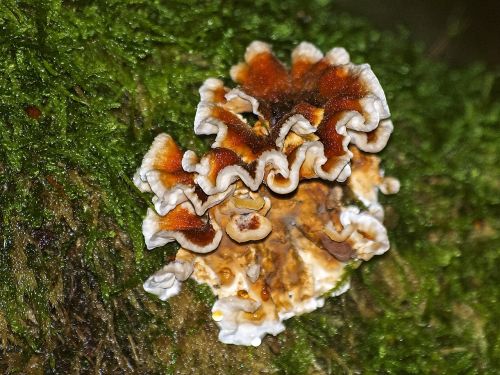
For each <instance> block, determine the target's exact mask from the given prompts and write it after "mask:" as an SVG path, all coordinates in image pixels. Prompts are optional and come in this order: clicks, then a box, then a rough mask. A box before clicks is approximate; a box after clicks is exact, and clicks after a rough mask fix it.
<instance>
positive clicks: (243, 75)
mask: <svg viewBox="0 0 500 375" xmlns="http://www.w3.org/2000/svg"><path fill="white" fill-rule="evenodd" d="M230 75H231V78H232V79H233V80H234V81H235V82H236V83H237V87H234V88H228V87H225V86H224V83H223V82H222V81H221V80H219V79H214V78H209V79H207V80H206V81H205V82H204V83H203V85H202V86H201V88H200V90H199V92H200V99H201V100H200V102H199V104H198V107H197V110H196V116H195V120H194V133H195V134H198V135H212V136H214V141H213V144H212V148H211V149H210V151H208V152H207V153H206V154H204V155H201V156H198V155H196V153H194V152H193V151H190V150H187V151H184V150H182V149H181V148H180V147H179V146H178V145H177V144H176V143H175V141H174V140H173V139H172V137H170V136H169V135H167V134H160V135H158V136H157V137H156V139H155V140H154V142H153V144H152V146H151V148H150V150H149V151H148V152H147V154H146V155H145V157H144V160H143V162H142V165H141V166H140V168H139V169H138V170H137V173H136V174H135V176H134V183H135V184H136V185H137V187H138V188H139V189H140V190H141V191H144V192H150V193H152V194H153V204H154V207H155V209H154V210H153V209H149V210H148V214H147V217H146V219H145V220H144V223H143V233H144V237H145V241H146V245H147V247H148V248H149V249H153V248H155V247H158V246H163V245H164V244H166V243H168V242H172V241H177V242H178V243H179V244H180V245H181V249H179V251H178V252H177V255H176V260H175V261H174V262H172V263H170V264H168V265H167V266H165V267H164V268H162V269H161V270H160V271H158V272H157V273H155V274H154V275H153V276H151V277H150V278H149V279H148V280H147V281H146V282H145V283H144V288H145V290H146V291H148V292H150V293H153V294H157V295H158V296H159V297H160V298H161V299H167V298H169V297H171V296H173V295H176V294H178V293H179V290H180V287H181V284H182V281H184V280H186V279H187V278H188V277H191V278H193V279H194V280H196V281H197V282H199V283H204V284H207V285H208V286H210V287H211V289H212V291H213V293H214V294H215V295H216V297H217V300H216V302H215V304H214V306H213V309H212V319H213V320H214V321H215V323H216V324H217V326H218V327H219V329H220V332H219V340H220V341H221V342H223V343H227V344H235V345H253V346H258V345H260V344H261V342H262V339H263V338H264V337H265V335H267V334H270V335H277V334H279V333H280V332H282V331H283V330H284V329H285V326H284V324H283V321H284V320H286V319H289V318H291V317H293V316H295V315H300V314H304V313H308V312H310V311H313V310H315V309H317V308H321V307H322V306H323V305H324V303H325V297H327V296H337V295H339V294H341V293H344V292H345V291H347V289H348V288H349V280H348V275H346V272H348V271H347V270H348V269H352V268H353V267H348V266H349V265H351V264H353V263H354V262H355V263H358V262H360V261H363V260H365V261H366V260H369V259H371V258H372V257H373V256H374V255H380V254H382V253H384V252H385V251H387V250H388V249H389V240H388V237H387V231H386V229H385V227H384V225H383V222H382V220H383V212H384V211H383V207H382V206H381V204H380V203H379V202H378V192H379V191H380V192H382V193H384V194H392V193H396V192H397V191H398V190H399V181H398V180H396V179H395V178H392V177H384V173H383V171H382V170H380V168H379V164H380V160H379V159H378V158H377V157H376V156H374V155H370V153H375V152H378V151H380V150H381V149H383V148H384V147H385V145H386V143H387V141H388V139H389V136H390V134H391V132H392V130H393V125H392V122H391V120H390V112H389V107H388V105H387V101H386V98H385V94H384V91H383V90H382V87H381V86H380V83H379V81H378V79H377V78H376V76H375V74H374V73H373V71H372V69H371V68H370V66H369V65H368V64H362V65H356V64H353V63H351V61H350V56H349V54H348V53H347V51H346V50H345V49H344V48H341V47H336V48H333V49H332V50H330V51H329V52H327V53H326V54H325V55H323V53H322V52H321V51H320V50H319V49H318V48H316V47H315V46H314V45H312V44H311V43H307V42H302V43H300V44H299V45H298V46H297V47H296V48H295V49H294V50H293V52H292V64H291V67H289V68H288V67H287V66H285V65H284V64H283V63H282V62H281V61H279V60H278V59H277V58H276V56H275V55H274V54H273V52H272V49H271V46H270V45H269V44H266V43H263V42H259V41H255V42H252V43H251V44H250V45H249V46H248V48H247V51H246V53H245V61H244V62H242V63H239V64H237V65H235V66H233V67H232V68H231V70H230ZM346 180H347V183H343V182H344V181H346ZM353 196H354V197H355V198H356V199H357V202H359V203H360V207H357V206H353V205H352V204H347V203H346V201H347V199H350V197H353Z"/></svg>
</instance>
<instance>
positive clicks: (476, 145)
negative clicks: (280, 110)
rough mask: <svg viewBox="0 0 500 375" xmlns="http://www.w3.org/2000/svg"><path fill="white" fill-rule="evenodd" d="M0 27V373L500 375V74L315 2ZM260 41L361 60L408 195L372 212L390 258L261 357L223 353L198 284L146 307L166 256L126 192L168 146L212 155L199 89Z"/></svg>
mask: <svg viewBox="0 0 500 375" xmlns="http://www.w3.org/2000/svg"><path fill="white" fill-rule="evenodd" d="M0 26H1V28H2V33H1V34H0V53H1V58H0V72H1V74H0V144H1V147H0V188H1V194H0V207H1V210H0V218H1V222H0V240H1V241H2V251H1V252H0V350H1V351H2V355H1V358H2V360H1V361H0V369H1V370H2V372H7V373H9V372H11V373H12V372H25V373H34V372H37V371H46V372H55V373H67V372H70V371H74V372H78V371H82V372H91V371H95V370H96V369H102V371H103V372H106V373H110V372H116V371H117V370H118V369H122V371H128V370H130V371H132V370H133V371H136V372H140V373H145V372H149V373H164V372H167V373H174V372H177V373H189V372H190V371H192V369H193V368H197V369H200V371H203V373H207V374H208V373H221V372H224V373H256V372H258V371H261V370H262V369H267V370H269V369H275V370H276V371H279V372H284V373H308V372H313V371H316V372H319V373H344V372H345V373H349V372H363V373H378V372H388V373H419V374H420V373H491V372H493V371H494V369H496V368H498V367H499V366H500V341H499V338H498V333H497V328H496V321H498V319H500V313H499V310H500V308H499V307H498V300H499V297H500V296H499V294H500V291H499V289H498V287H497V286H498V284H499V281H500V280H499V273H498V272H497V266H498V264H499V257H500V244H499V235H498V230H499V226H500V220H499V218H498V210H499V205H500V198H499V197H500V183H499V181H500V170H499V167H498V155H499V152H500V139H499V131H498V124H499V121H500V105H499V104H498V100H497V99H498V93H499V91H500V86H499V80H498V75H497V74H495V73H494V72H489V71H486V70H485V69H484V68H483V67H482V66H481V65H476V66H471V67H469V68H466V69H460V70H456V69H451V68H449V67H448V66H446V65H444V64H440V63H438V62H436V61H430V60H429V59H427V58H425V57H424V56H423V53H422V50H421V48H419V47H418V46H415V45H414V44H412V43H411V42H410V41H409V36H408V35H406V34H405V33H403V32H402V33H398V34H391V33H381V32H379V31H377V30H374V29H373V28H372V27H371V26H370V25H369V24H367V23H366V22H364V21H362V20H359V19H357V18H354V17H352V16H350V15H347V14H341V13H339V12H338V11H337V10H336V7H335V5H334V4H330V3H329V2H327V1H311V2H307V4H304V2H301V1H297V2H272V3H269V2H264V1H252V2H250V1H241V2H238V3H230V2H222V1H220V2H219V1H206V2H201V3H200V2H195V1H193V2H186V1H182V2H181V1H169V2H162V1H149V0H136V1H128V2H123V1H111V0H109V1H89V2H84V1H76V0H75V1H66V2H61V1H55V0H51V1H48V0H47V1H43V2H40V1H14V0H6V1H2V3H1V4H0ZM254 39H267V40H268V41H270V42H272V43H273V45H274V46H275V49H276V51H277V53H278V55H279V56H280V57H282V58H284V59H288V54H289V52H290V50H291V49H292V48H293V47H294V46H295V45H296V43H298V42H299V41H302V40H309V41H311V42H314V43H316V44H317V45H318V46H320V47H321V48H323V49H324V50H326V49H328V48H331V47H333V46H337V45H342V46H344V47H346V48H347V49H348V50H349V52H350V53H351V56H352V58H353V59H354V61H355V62H359V63H360V62H369V63H370V64H371V65H372V66H373V68H374V70H375V72H376V74H377V76H378V77H379V79H380V81H381V82H382V85H383V87H384V88H385V91H386V93H387V96H388V100H389V104H390V107H391V109H392V112H393V119H394V123H395V132H394V134H393V137H392V140H391V142H390V144H389V146H388V147H387V149H386V150H385V151H384V152H383V155H382V158H383V161H384V167H385V169H386V172H387V174H389V175H394V176H397V177H398V178H400V180H401V183H402V189H401V192H400V193H399V194H398V195H396V196H391V197H387V198H384V204H385V205H386V206H388V210H387V224H388V225H389V227H390V233H391V237H392V238H391V240H392V250H391V251H390V252H389V253H387V254H386V255H384V256H383V257H381V258H379V259H376V260H374V261H372V262H371V263H369V264H366V265H363V266H362V267H360V269H358V270H356V272H354V273H353V280H352V284H353V287H352V289H351V290H350V291H349V292H348V293H347V294H344V295H343V296H341V297H338V298H335V299H329V300H328V301H327V304H326V306H325V308H323V309H321V310H318V311H316V312H314V313H312V314H308V315H306V316H303V317H299V318H294V319H292V320H290V321H289V322H288V323H287V324H288V329H287V331H286V332H285V333H284V334H282V335H281V336H280V337H279V339H274V338H268V339H266V340H265V341H264V344H263V345H262V346H261V347H259V348H257V349H254V348H240V347H234V346H224V345H222V344H220V343H218V342H217V339H216V336H217V329H216V327H215V326H214V324H213V323H212V322H211V321H210V320H209V319H208V320H207V319H205V317H209V310H210V298H211V296H210V295H209V294H208V293H206V290H203V289H200V288H198V287H196V286H194V284H190V287H189V288H185V289H186V290H185V291H184V292H183V293H182V294H181V295H180V296H179V297H175V299H174V300H172V301H171V302H168V303H160V302H159V301H157V300H155V299H153V298H151V297H149V296H147V295H145V294H144V292H143V291H142V290H141V287H140V286H141V283H142V281H143V280H144V279H145V278H146V277H147V276H148V275H149V274H151V273H152V272H154V271H155V270H156V269H158V268H159V267H160V266H161V265H162V264H163V263H164V262H166V261H167V260H168V259H169V257H171V256H172V255H173V254H174V252H175V247H174V246H166V247H164V248H162V249H156V250H155V251H153V252H150V253H149V252H147V253H146V252H145V251H144V245H143V239H142V234H141V230H140V228H141V220H142V217H143V215H144V212H145V209H146V207H147V204H148V203H147V202H146V198H145V197H144V196H142V195H141V194H140V193H138V192H137V191H136V190H135V189H134V188H133V187H132V186H131V183H130V177H131V176H132V175H133V172H134V170H135V168H137V166H138V165H139V163H140V160H141V158H142V155H143V154H144V152H145V151H146V150H147V148H148V146H149V144H150V142H151V140H152V139H153V137H154V136H155V135H156V134H158V133H159V132H161V131H167V132H169V133H171V134H172V135H173V136H174V137H175V138H176V139H177V140H179V142H180V143H181V144H182V145H183V146H185V147H189V148H194V149H196V150H202V149H204V148H206V147H207V140H206V139H200V138H197V137H194V135H193V134H192V131H191V129H192V123H193V119H194V113H195V107H196V104H197V101H198V95H197V89H198V87H199V86H200V84H201V83H202V82H203V80H204V79H206V78H207V77H211V76H215V77H221V78H224V79H228V70H229V67H230V66H231V65H232V64H234V63H236V62H238V61H239V60H240V59H241V57H242V55H243V51H244V49H245V47H246V45H247V44H248V43H249V42H250V41H252V40H254ZM33 107H36V108H38V109H39V110H40V111H41V115H40V116H39V117H38V116H37V115H36V110H35V111H34V110H33ZM29 114H31V116H32V117H35V118H31V117H30V116H29ZM194 317H195V318H194ZM207 348H210V349H211V350H207Z"/></svg>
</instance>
